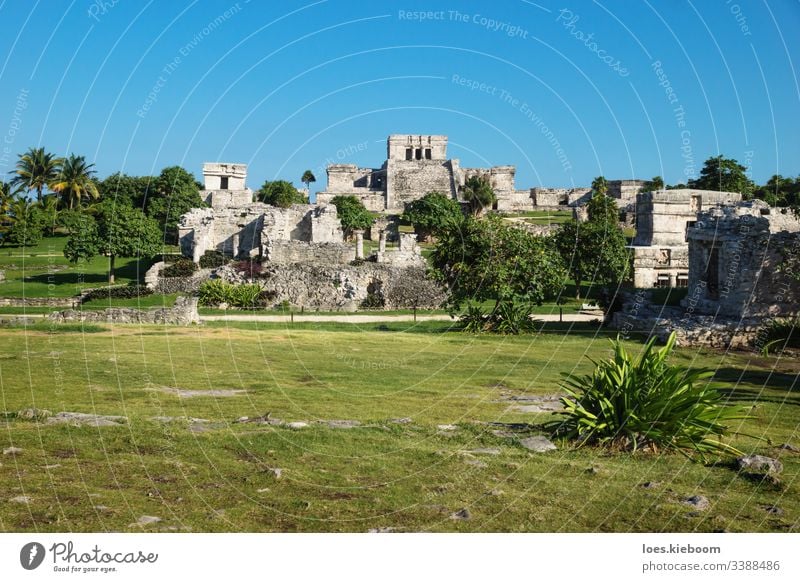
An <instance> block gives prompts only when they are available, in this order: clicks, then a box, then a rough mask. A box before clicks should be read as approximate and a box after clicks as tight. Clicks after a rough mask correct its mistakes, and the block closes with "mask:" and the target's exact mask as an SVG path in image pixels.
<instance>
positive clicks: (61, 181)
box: [39, 154, 100, 209]
mask: <svg viewBox="0 0 800 582" xmlns="http://www.w3.org/2000/svg"><path fill="white" fill-rule="evenodd" d="M92 168H94V164H87V163H86V158H85V157H84V156H76V155H74V154H71V155H70V156H69V157H68V158H66V159H65V160H64V163H63V164H62V166H61V170H60V171H59V173H58V175H57V176H56V177H55V178H54V179H53V181H52V182H51V183H50V189H51V190H52V191H53V192H56V193H57V194H58V195H59V196H61V202H62V204H63V205H64V206H66V207H67V208H70V209H71V208H72V207H73V206H74V205H75V203H76V202H77V204H78V206H80V204H81V202H82V201H83V199H84V198H86V199H92V200H96V199H97V198H99V197H100V192H99V191H98V189H97V184H96V183H95V181H94V180H93V179H92V176H94V174H96V172H95V171H94V170H93V169H92ZM39 200H40V201H41V197H39Z"/></svg>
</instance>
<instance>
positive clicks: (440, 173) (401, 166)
mask: <svg viewBox="0 0 800 582" xmlns="http://www.w3.org/2000/svg"><path fill="white" fill-rule="evenodd" d="M386 166H387V167H386V208H387V210H390V211H391V210H394V211H398V212H402V211H403V208H404V207H405V205H406V204H408V203H409V202H413V201H414V200H418V199H420V198H422V197H423V196H425V194H427V193H428V192H432V191H437V192H441V193H442V194H445V195H447V196H450V197H453V198H454V197H455V194H454V193H455V182H454V180H453V171H452V167H451V166H450V162H449V161H442V160H415V161H412V162H406V161H405V160H388V161H387V163H386Z"/></svg>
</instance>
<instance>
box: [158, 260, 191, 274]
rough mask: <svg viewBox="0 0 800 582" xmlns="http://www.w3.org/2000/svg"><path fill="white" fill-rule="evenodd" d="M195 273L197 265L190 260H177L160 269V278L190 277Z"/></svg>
mask: <svg viewBox="0 0 800 582" xmlns="http://www.w3.org/2000/svg"><path fill="white" fill-rule="evenodd" d="M196 271H197V265H195V264H194V262H193V261H192V260H191V259H179V260H177V261H175V262H174V263H172V264H171V265H167V266H166V267H164V268H163V269H161V273H160V276H161V277H165V278H172V277H191V276H192V275H194V273H195V272H196Z"/></svg>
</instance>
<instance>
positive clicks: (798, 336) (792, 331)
mask: <svg viewBox="0 0 800 582" xmlns="http://www.w3.org/2000/svg"><path fill="white" fill-rule="evenodd" d="M756 346H757V347H758V348H760V351H761V355H762V356H765V357H767V356H769V354H770V352H781V351H783V350H784V349H785V348H800V319H790V318H789V319H784V318H778V319H773V320H771V321H770V322H769V323H767V324H765V325H764V326H762V327H761V329H759V330H758V336H757V338H756Z"/></svg>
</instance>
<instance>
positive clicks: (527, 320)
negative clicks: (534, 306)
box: [489, 301, 536, 335]
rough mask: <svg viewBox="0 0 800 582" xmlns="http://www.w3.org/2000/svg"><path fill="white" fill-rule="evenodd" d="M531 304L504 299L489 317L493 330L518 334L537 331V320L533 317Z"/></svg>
mask: <svg viewBox="0 0 800 582" xmlns="http://www.w3.org/2000/svg"><path fill="white" fill-rule="evenodd" d="M531 311H532V310H531V306H530V305H528V304H527V303H514V302H513V301H503V302H502V303H500V305H498V306H497V309H496V310H495V312H494V313H493V314H492V315H491V317H490V318H489V323H490V326H491V331H494V332H496V333H503V334H511V335H518V334H520V333H530V332H532V331H536V322H535V321H534V320H533V319H531Z"/></svg>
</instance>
